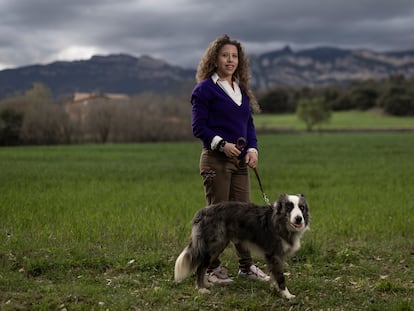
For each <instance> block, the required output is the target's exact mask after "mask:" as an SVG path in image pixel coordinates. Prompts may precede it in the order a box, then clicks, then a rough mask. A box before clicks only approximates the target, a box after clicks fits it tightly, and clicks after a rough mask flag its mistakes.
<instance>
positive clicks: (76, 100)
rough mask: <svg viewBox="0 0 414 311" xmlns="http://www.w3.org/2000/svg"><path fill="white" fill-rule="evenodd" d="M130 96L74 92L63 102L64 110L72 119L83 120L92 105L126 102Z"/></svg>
mask: <svg viewBox="0 0 414 311" xmlns="http://www.w3.org/2000/svg"><path fill="white" fill-rule="evenodd" d="M129 100H130V97H129V96H128V95H126V94H118V93H80V92H77V93H74V94H73V95H72V96H71V97H70V99H69V100H68V101H67V102H66V103H65V111H66V113H67V114H68V115H69V118H70V119H72V120H83V119H84V118H85V116H86V114H87V113H88V110H89V109H90V107H92V106H93V105H99V104H100V103H103V102H104V103H108V102H111V103H119V102H128V101H129Z"/></svg>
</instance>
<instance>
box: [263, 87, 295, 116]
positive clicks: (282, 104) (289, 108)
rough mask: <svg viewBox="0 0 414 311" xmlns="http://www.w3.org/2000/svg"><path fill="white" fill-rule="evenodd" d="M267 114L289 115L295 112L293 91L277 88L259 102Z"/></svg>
mask: <svg viewBox="0 0 414 311" xmlns="http://www.w3.org/2000/svg"><path fill="white" fill-rule="evenodd" d="M259 102H260V106H261V108H262V111H263V112H265V113H289V112H293V111H295V107H294V105H293V103H292V100H291V91H290V90H289V88H287V87H276V88H274V89H272V90H271V91H269V92H268V93H267V94H265V95H264V96H263V97H261V98H260V100H259Z"/></svg>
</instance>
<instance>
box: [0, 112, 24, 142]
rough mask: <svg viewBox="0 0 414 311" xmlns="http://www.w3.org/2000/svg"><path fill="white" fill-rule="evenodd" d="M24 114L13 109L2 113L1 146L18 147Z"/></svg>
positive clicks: (0, 125) (0, 117)
mask: <svg viewBox="0 0 414 311" xmlns="http://www.w3.org/2000/svg"><path fill="white" fill-rule="evenodd" d="M22 123H23V114H22V113H19V112H17V111H16V110H14V109H12V108H7V109H4V110H2V111H1V112H0V145H5V146H9V145H17V144H19V143H20V130H21V127H22Z"/></svg>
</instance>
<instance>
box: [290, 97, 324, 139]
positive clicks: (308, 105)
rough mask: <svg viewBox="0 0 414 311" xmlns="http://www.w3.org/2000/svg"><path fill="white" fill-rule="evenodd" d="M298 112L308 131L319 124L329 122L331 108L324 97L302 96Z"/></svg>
mask: <svg viewBox="0 0 414 311" xmlns="http://www.w3.org/2000/svg"><path fill="white" fill-rule="evenodd" d="M296 114H297V116H298V117H299V119H300V120H302V121H304V122H305V124H306V129H307V131H309V132H310V131H312V130H313V127H314V126H315V125H317V124H321V123H324V122H328V121H329V119H330V117H331V110H330V109H329V107H328V105H327V104H326V102H325V100H324V98H323V97H312V98H302V99H300V100H299V103H298V107H297V109H296Z"/></svg>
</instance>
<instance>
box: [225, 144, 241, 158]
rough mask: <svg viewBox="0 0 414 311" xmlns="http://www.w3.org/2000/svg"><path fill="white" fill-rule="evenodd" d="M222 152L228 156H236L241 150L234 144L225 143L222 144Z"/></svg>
mask: <svg viewBox="0 0 414 311" xmlns="http://www.w3.org/2000/svg"><path fill="white" fill-rule="evenodd" d="M223 152H224V154H225V155H226V156H227V157H228V158H237V157H238V156H239V155H240V153H241V151H240V150H239V149H237V147H236V145H235V144H232V143H226V144H225V145H224V148H223Z"/></svg>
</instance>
